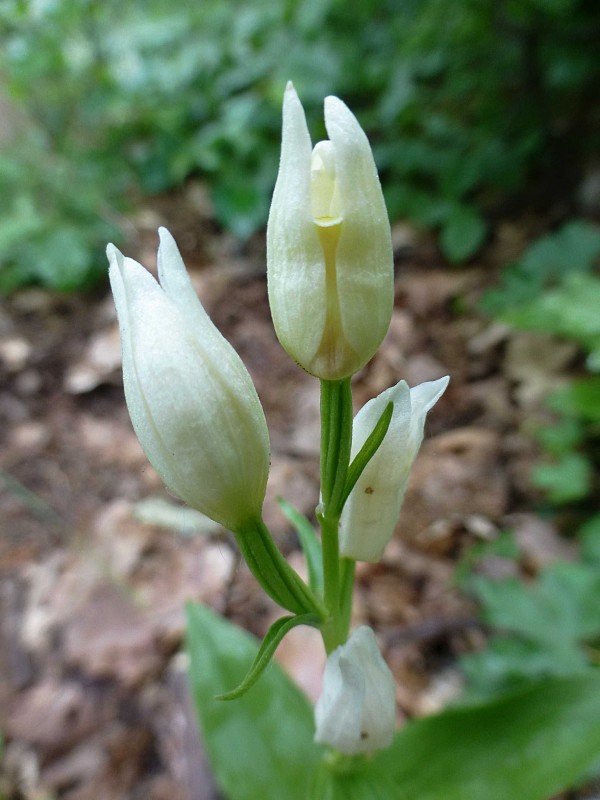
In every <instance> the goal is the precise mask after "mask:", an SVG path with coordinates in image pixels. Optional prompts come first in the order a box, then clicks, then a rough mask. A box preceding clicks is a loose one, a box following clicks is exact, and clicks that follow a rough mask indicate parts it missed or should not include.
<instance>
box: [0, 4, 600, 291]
mask: <svg viewBox="0 0 600 800" xmlns="http://www.w3.org/2000/svg"><path fill="white" fill-rule="evenodd" d="M599 28H600V7H599V6H598V4H596V3H594V2H593V1H590V0H512V2H511V1H507V2H497V1H496V0H405V1H404V2H403V3H397V2H393V0H364V2H362V3H360V4H356V5H355V6H353V8H352V13H349V12H348V6H347V4H346V3H344V2H342V0H318V2H317V0H282V2H279V3H272V2H270V0H244V2H241V0H203V2H202V3H194V4H178V5H173V4H172V3H169V2H167V0H130V2H128V3H121V2H118V0H104V2H102V3H96V2H94V0H70V1H69V2H61V0H36V2H26V1H25V0H4V2H3V3H2V4H0V75H1V76H2V83H3V85H4V87H5V88H6V90H7V91H8V93H9V95H10V97H11V98H12V99H13V100H14V101H16V102H17V103H18V104H19V113H18V116H19V117H21V119H20V120H17V123H19V122H20V123H21V124H18V130H19V136H18V141H17V142H16V143H15V144H14V145H13V146H12V147H5V148H4V152H3V155H2V161H1V162H0V196H2V197H3V198H5V202H4V203H3V209H2V215H1V220H0V258H1V263H2V272H1V276H0V283H1V285H2V287H3V288H5V289H7V288H11V287H13V286H15V285H17V284H19V283H22V282H26V281H30V280H37V281H41V282H42V283H45V284H48V285H51V286H56V287H59V288H72V287H74V286H76V285H81V284H85V282H86V281H88V280H89V279H90V278H92V277H93V275H94V273H95V270H97V269H98V268H100V269H102V270H104V263H103V259H102V258H101V244H102V243H103V242H104V241H105V240H106V238H107V237H109V236H110V237H112V238H117V239H118V231H119V222H120V220H119V213H120V212H121V211H123V210H124V209H125V210H126V209H127V201H128V200H129V201H131V200H132V199H134V198H135V197H138V196H139V193H140V192H141V193H153V192H160V191H163V190H166V189H169V188H170V187H172V186H175V185H178V184H180V183H182V182H183V181H184V180H185V179H186V177H188V176H190V175H194V174H196V175H201V176H203V177H204V178H205V179H206V180H208V182H209V184H210V186H211V189H212V198H213V202H214V206H215V210H216V213H217V216H218V218H219V220H220V221H221V222H222V223H223V224H224V225H225V226H227V227H228V228H229V229H230V230H231V231H233V232H234V233H235V234H236V235H237V236H239V237H242V238H244V237H247V236H248V235H250V234H251V233H252V232H253V231H254V230H256V229H257V228H258V227H259V226H260V225H262V224H263V223H264V222H265V219H266V214H267V210H268V203H269V199H270V191H271V188H272V185H273V183H274V179H275V174H276V169H277V160H278V141H279V127H280V102H281V95H282V90H283V87H284V84H285V81H286V80H287V79H289V78H291V79H292V80H294V82H295V84H296V86H297V88H298V91H299V93H300V95H301V97H302V99H303V102H304V103H305V107H306V109H307V111H308V115H309V118H310V121H311V124H312V130H313V132H314V134H315V135H322V134H323V129H322V121H320V120H321V103H322V98H323V97H324V96H325V95H327V94H331V93H333V94H338V95H339V96H341V97H343V98H344V99H345V100H346V101H347V102H348V104H349V105H350V106H351V107H352V108H353V110H354V111H355V112H356V113H357V115H358V116H359V118H360V120H361V122H362V123H363V125H364V127H365V128H366V129H367V130H368V132H369V134H370V136H371V139H372V141H373V143H374V149H375V152H376V158H377V161H378V164H379V166H380V169H381V172H382V175H383V180H384V185H385V187H386V193H387V199H388V203H389V208H390V213H391V216H392V217H397V216H400V215H403V216H408V217H411V218H412V219H413V220H416V221H417V222H418V223H419V224H421V225H423V226H426V227H431V228H437V229H439V231H440V243H441V246H442V248H443V250H444V251H445V253H446V254H447V256H448V257H449V258H450V259H452V260H455V261H461V260H463V259H465V258H468V257H469V256H470V255H471V254H472V253H473V252H475V250H476V249H477V248H478V247H479V245H480V244H481V242H482V240H483V239H484V237H485V234H486V222H485V214H486V211H487V210H488V209H489V208H490V207H492V206H493V205H494V204H495V203H496V202H497V201H498V198H501V197H502V196H505V195H506V193H511V192H514V191H516V190H518V189H519V188H521V187H523V186H524V185H525V184H526V181H527V180H528V178H529V176H530V175H531V173H532V170H534V169H536V170H542V171H543V170H544V169H545V170H547V171H549V172H550V173H551V174H553V172H554V170H555V166H556V163H557V159H558V160H563V161H564V158H563V156H564V154H565V153H568V154H569V159H570V161H571V162H573V163H577V160H578V158H579V157H580V156H581V154H582V153H585V152H586V151H588V150H589V149H591V148H592V147H593V146H594V140H593V130H594V126H593V119H592V109H593V103H592V98H593V92H594V90H595V87H596V85H597V82H598V78H599V72H600V65H599V62H598V59H597V49H596V44H597V36H598V30H599Z"/></svg>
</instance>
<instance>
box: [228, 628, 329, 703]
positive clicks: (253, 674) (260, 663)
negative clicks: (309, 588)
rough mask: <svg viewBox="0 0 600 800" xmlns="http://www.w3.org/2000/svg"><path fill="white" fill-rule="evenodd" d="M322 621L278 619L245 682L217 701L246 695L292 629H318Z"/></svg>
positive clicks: (268, 632)
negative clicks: (304, 627)
mask: <svg viewBox="0 0 600 800" xmlns="http://www.w3.org/2000/svg"><path fill="white" fill-rule="evenodd" d="M320 621H321V620H320V618H319V617H318V616H317V615H316V614H299V615H298V616H295V617H281V619H278V620H277V621H276V622H274V623H273V624H272V625H271V627H270V628H269V630H268V631H267V634H266V636H265V638H264V639H263V640H262V643H261V645H260V648H259V650H258V653H257V654H256V658H255V659H254V662H253V663H252V666H251V667H250V669H249V671H248V674H247V675H246V677H245V678H244V680H243V681H242V682H241V683H240V685H239V686H238V687H237V688H235V689H232V690H231V691H230V692H225V693H224V694H219V695H217V697H216V698H215V699H216V700H236V699H237V698H238V697H241V696H242V695H244V694H246V692H247V691H248V690H249V689H251V688H252V687H253V686H254V684H255V683H256V681H257V680H258V679H259V678H260V676H261V675H262V673H263V672H264V671H265V669H266V668H267V667H268V666H269V664H270V662H271V659H272V658H273V656H274V655H275V650H277V648H278V647H279V643H280V642H281V640H282V639H283V637H284V636H285V635H286V634H287V633H289V632H290V631H291V630H292V628H295V627H297V626H298V625H312V626H313V627H314V628H318V627H319V623H320Z"/></svg>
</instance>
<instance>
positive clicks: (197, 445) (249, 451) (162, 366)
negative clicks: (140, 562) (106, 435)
mask: <svg viewBox="0 0 600 800" xmlns="http://www.w3.org/2000/svg"><path fill="white" fill-rule="evenodd" d="M159 234H160V247H159V250H158V274H159V278H160V285H159V284H158V283H157V282H156V281H155V279H154V278H153V277H152V275H151V274H150V273H149V272H148V271H147V270H146V269H144V267H143V266H142V265H141V264H138V263H137V262H135V261H133V260H132V259H130V258H124V257H123V255H122V254H121V253H120V252H119V251H118V250H117V249H116V248H115V247H114V246H113V245H109V246H108V249H107V254H108V258H109V262H110V271H109V274H110V282H111V286H112V291H113V295H114V300H115V305H116V307H117V316H118V318H119V327H120V332H121V345H122V351H123V382H124V386H125V398H126V400H127V406H128V408H129V414H130V416H131V421H132V423H133V427H134V429H135V432H136V434H137V436H138V439H139V440H140V442H141V445H142V447H143V448H144V451H145V452H146V455H147V456H148V459H149V460H150V462H151V463H152V465H153V466H154V468H155V469H156V471H157V472H158V473H159V475H160V476H161V478H162V479H163V481H164V482H165V483H166V484H167V486H168V487H169V488H170V489H172V490H173V491H174V492H175V493H176V494H177V495H178V496H179V497H180V498H181V499H182V500H184V501H185V502H186V503H187V504H188V505H190V506H192V507H193V508H196V509H198V510H199V511H201V512H203V513H204V514H206V515H207V516H208V517H210V518H211V519H214V520H215V521H216V522H218V523H220V524H221V525H223V526H225V527H226V528H229V529H231V530H233V531H235V530H237V529H238V528H239V527H240V526H242V525H244V524H245V523H247V522H248V521H249V520H252V519H259V518H260V513H261V508H262V504H263V500H264V496H265V488H266V483H267V476H268V470H269V436H268V432H267V426H266V422H265V417H264V413H263V410H262V407H261V404H260V401H259V399H258V395H257V394H256V389H255V388H254V385H253V383H252V380H251V378H250V375H249V374H248V372H247V370H246V368H245V367H244V365H243V363H242V361H241V360H240V358H239V356H238V355H237V353H236V352H235V350H234V349H233V348H232V347H231V345H230V344H229V343H228V342H227V341H226V340H225V339H224V338H223V336H222V335H221V334H220V333H219V331H218V330H217V329H216V327H215V326H214V325H213V323H212V322H211V320H210V318H209V317H208V315H207V313H206V311H205V310H204V308H203V307H202V304H201V303H200V301H199V300H198V297H197V296H196V293H195V292H194V289H193V287H192V284H191V281H190V279H189V276H188V274H187V272H186V269H185V265H184V263H183V260H182V258H181V256H180V254H179V251H178V249H177V245H176V244H175V241H174V239H173V237H172V236H171V234H170V233H169V232H168V231H167V230H165V229H164V228H161V229H160V230H159Z"/></svg>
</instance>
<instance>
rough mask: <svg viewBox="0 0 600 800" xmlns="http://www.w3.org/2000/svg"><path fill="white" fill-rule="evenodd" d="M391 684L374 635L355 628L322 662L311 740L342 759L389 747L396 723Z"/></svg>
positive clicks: (391, 677)
mask: <svg viewBox="0 0 600 800" xmlns="http://www.w3.org/2000/svg"><path fill="white" fill-rule="evenodd" d="M395 693H396V692H395V684H394V678H393V676H392V673H391V672H390V670H389V668H388V666H387V664H386V663H385V661H384V660H383V658H382V656H381V653H380V652H379V648H378V646H377V642H376V640H375V634H374V633H373V631H372V630H371V628H368V627H367V626H366V625H363V626H361V627H360V628H357V629H356V630H355V631H353V633H352V634H351V635H350V638H349V639H348V641H347V642H346V644H344V645H342V646H341V647H338V648H337V649H336V650H334V651H333V652H332V653H331V655H330V656H329V657H328V659H327V664H326V666H325V675H324V676H323V691H322V693H321V696H320V697H319V699H318V700H317V703H316V706H315V722H316V729H317V730H316V735H315V740H316V741H317V742H319V743H320V744H325V745H328V746H329V747H333V748H334V749H335V750H338V751H339V752H340V753H345V754H347V755H356V754H358V753H370V752H372V751H373V750H380V749H382V748H384V747H389V745H390V744H391V743H392V739H393V737H394V728H395V722H396V700H395Z"/></svg>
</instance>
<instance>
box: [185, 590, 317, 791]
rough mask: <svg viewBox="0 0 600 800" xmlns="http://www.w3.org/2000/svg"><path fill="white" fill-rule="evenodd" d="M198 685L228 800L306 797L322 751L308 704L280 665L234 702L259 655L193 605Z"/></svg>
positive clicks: (206, 736) (235, 631)
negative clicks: (226, 697) (228, 697)
mask: <svg viewBox="0 0 600 800" xmlns="http://www.w3.org/2000/svg"><path fill="white" fill-rule="evenodd" d="M187 642H188V651H189V655H190V681H191V686H192V692H193V697H194V701H195V704H196V709H197V712H198V717H199V719H200V725H201V729H202V734H203V740H204V744H205V746H206V749H207V752H208V755H209V758H210V762H211V765H212V768H213V770H214V772H215V776H216V778H217V781H218V783H219V785H220V787H221V788H222V789H223V791H224V792H225V794H226V796H227V798H228V800H281V798H286V800H306V797H307V792H308V782H309V778H310V776H311V774H312V773H313V772H314V771H315V767H316V764H317V762H318V760H319V757H320V752H321V751H320V749H319V748H318V747H317V746H316V745H315V744H314V743H313V735H314V723H313V712H312V708H311V706H310V704H309V702H308V700H307V699H306V698H305V697H304V695H303V694H302V693H301V692H300V690H299V689H298V688H296V687H295V686H294V684H293V683H292V682H291V680H290V679H289V678H288V677H287V676H286V675H285V673H284V672H283V670H281V669H280V668H279V667H278V666H277V664H271V665H270V666H269V668H268V669H267V671H266V672H265V674H264V675H263V676H262V677H261V679H260V681H259V682H258V683H257V684H256V685H255V686H254V687H253V688H252V689H251V690H250V691H249V692H248V693H247V694H246V695H244V697H242V698H240V699H239V700H235V701H233V702H231V703H228V702H223V701H220V700H216V699H215V695H217V694H221V693H223V692H226V691H228V690H229V689H231V687H232V686H237V685H238V684H239V683H241V681H242V680H243V678H244V676H245V675H246V673H247V671H248V669H249V668H250V666H251V664H252V661H253V660H254V658H255V656H256V653H257V651H258V643H257V642H256V640H255V639H254V638H253V637H251V636H250V635H249V634H247V633H245V632H244V631H242V630H241V629H240V628H237V627H236V626H234V625H232V624H231V623H230V622H227V621H226V620H224V619H222V618H221V617H218V616H217V615H215V614H214V613H213V612H212V611H210V610H209V609H207V608H204V607H203V606H199V605H195V604H189V605H188V607H187Z"/></svg>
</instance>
